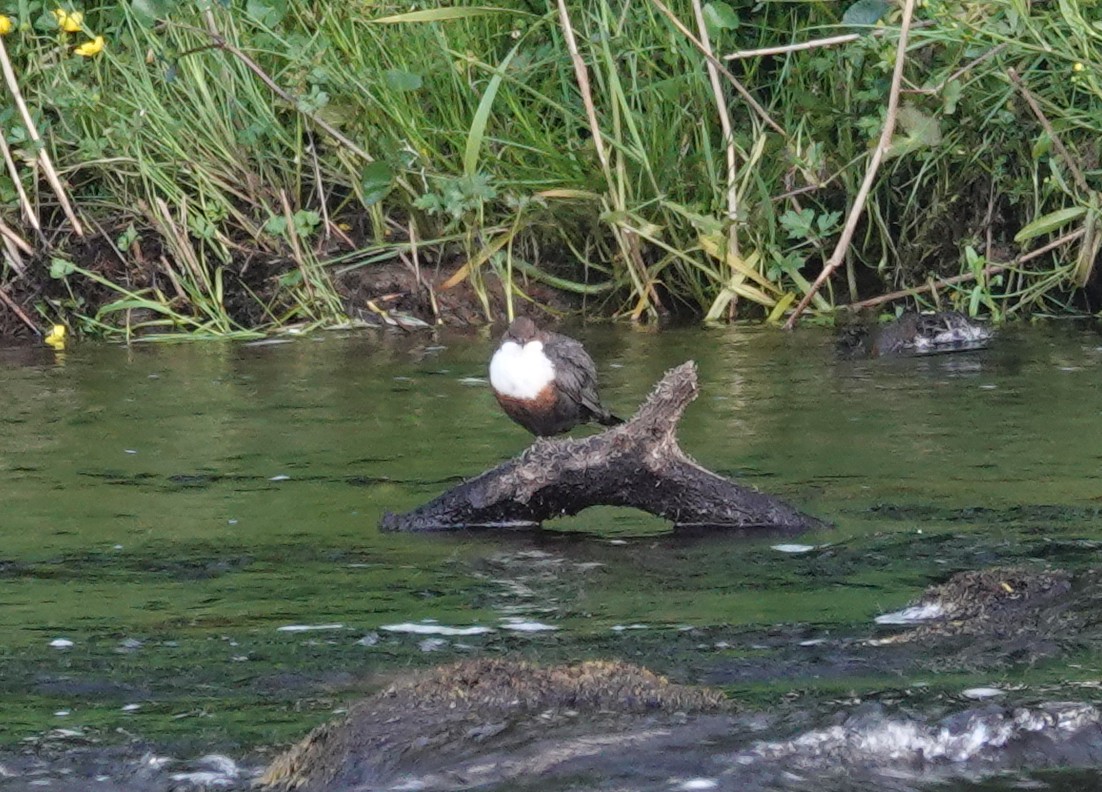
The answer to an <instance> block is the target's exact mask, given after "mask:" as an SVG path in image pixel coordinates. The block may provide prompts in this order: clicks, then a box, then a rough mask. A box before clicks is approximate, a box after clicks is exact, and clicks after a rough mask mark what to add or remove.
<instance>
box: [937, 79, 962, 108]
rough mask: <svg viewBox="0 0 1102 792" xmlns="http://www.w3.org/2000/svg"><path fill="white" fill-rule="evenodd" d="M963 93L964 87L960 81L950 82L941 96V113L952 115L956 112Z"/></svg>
mask: <svg viewBox="0 0 1102 792" xmlns="http://www.w3.org/2000/svg"><path fill="white" fill-rule="evenodd" d="M963 92H964V86H963V85H962V84H961V81H960V80H950V81H949V82H948V84H946V86H945V90H944V91H942V94H941V111H942V112H943V113H945V115H953V114H954V113H956V112H957V103H958V102H959V101H960V96H961V94H962V93H963Z"/></svg>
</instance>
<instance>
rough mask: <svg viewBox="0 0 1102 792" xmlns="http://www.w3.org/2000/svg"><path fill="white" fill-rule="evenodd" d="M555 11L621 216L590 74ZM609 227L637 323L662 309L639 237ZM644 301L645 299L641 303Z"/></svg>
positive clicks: (561, 3)
mask: <svg viewBox="0 0 1102 792" xmlns="http://www.w3.org/2000/svg"><path fill="white" fill-rule="evenodd" d="M558 8H559V21H560V23H561V26H562V31H563V37H564V38H565V39H566V49H567V51H568V52H569V53H570V61H571V63H572V64H573V65H574V77H575V79H576V80H577V82H578V90H579V91H580V92H581V94H582V104H583V105H584V106H585V116H586V119H587V121H588V123H589V131H590V134H591V135H592V137H593V145H594V147H595V148H596V150H597V159H599V160H600V162H601V170H602V172H603V173H604V175H605V181H606V182H607V183H608V193H609V196H610V199H611V200H612V202H613V204H614V205H615V206H616V209H617V210H618V211H619V212H620V213H625V212H626V209H627V207H625V206H624V204H623V200H622V198H621V196H620V192H619V190H617V189H616V180H615V179H614V178H613V177H612V168H611V166H610V165H609V159H608V152H607V151H606V150H605V141H604V138H603V137H602V135H601V126H600V124H599V123H598V121H597V106H596V105H595V104H594V102H593V90H592V88H591V87H590V83H589V71H588V70H587V69H586V65H585V60H584V59H583V58H582V54H581V52H579V51H578V41H577V38H576V37H575V36H574V25H573V23H571V21H570V13H569V12H568V11H567V10H566V2H565V0H558ZM612 226H613V230H614V231H615V232H616V240H617V242H618V243H619V245H620V247H621V253H622V255H623V256H624V261H625V262H626V263H627V268H628V274H629V275H631V277H632V280H633V281H634V282H635V289H636V291H637V293H638V294H639V296H640V302H639V304H638V305H637V306H636V307H635V309H634V310H633V311H632V318H633V319H638V318H639V316H640V315H641V314H642V312H643V311H644V310H646V309H647V308H650V309H652V310H653V309H654V308H655V306H661V301H660V300H659V299H658V292H657V291H656V290H655V288H654V283H653V281H651V279H650V278H649V277H647V267H646V263H645V262H644V261H643V254H642V252H641V251H640V250H639V237H638V236H637V234H636V233H635V231H634V230H632V229H630V228H628V227H626V226H625V225H624V224H623V223H613V224H612ZM644 297H645V298H646V299H643V298H644ZM648 301H649V302H648Z"/></svg>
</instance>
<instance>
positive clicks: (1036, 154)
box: [1030, 132, 1052, 160]
mask: <svg viewBox="0 0 1102 792" xmlns="http://www.w3.org/2000/svg"><path fill="white" fill-rule="evenodd" d="M1051 150H1052V138H1051V137H1049V134H1048V132H1042V133H1041V134H1040V135H1038V136H1037V139H1036V140H1035V141H1034V142H1033V148H1032V150H1031V152H1030V153H1031V154H1032V156H1033V159H1035V160H1039V159H1040V158H1041V157H1043V156H1045V155H1046V154H1048V152H1049V151H1051Z"/></svg>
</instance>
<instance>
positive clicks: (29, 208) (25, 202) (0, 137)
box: [0, 124, 42, 236]
mask: <svg viewBox="0 0 1102 792" xmlns="http://www.w3.org/2000/svg"><path fill="white" fill-rule="evenodd" d="M0 151H2V152H3V154H4V164H5V165H7V167H8V176H10V177H11V181H12V184H14V185H15V190H16V192H17V193H19V208H20V209H22V210H23V218H24V219H25V220H26V221H27V223H28V224H29V225H30V227H31V228H33V229H34V231H35V233H36V234H38V235H39V236H41V235H42V226H41V225H40V224H39V222H38V215H36V214H35V211H34V204H32V203H31V199H30V196H28V195H27V191H26V189H24V187H23V180H22V179H20V178H19V168H18V167H17V166H16V164H15V158H14V157H12V155H11V147H10V146H8V130H6V129H4V126H3V124H0Z"/></svg>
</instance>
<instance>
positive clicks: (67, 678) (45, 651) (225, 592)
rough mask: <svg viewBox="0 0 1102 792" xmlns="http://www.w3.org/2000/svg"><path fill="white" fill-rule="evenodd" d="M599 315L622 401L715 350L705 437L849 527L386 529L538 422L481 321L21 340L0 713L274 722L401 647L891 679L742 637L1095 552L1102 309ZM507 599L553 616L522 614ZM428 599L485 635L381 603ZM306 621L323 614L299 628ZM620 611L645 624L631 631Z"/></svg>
mask: <svg viewBox="0 0 1102 792" xmlns="http://www.w3.org/2000/svg"><path fill="white" fill-rule="evenodd" d="M577 335H579V336H580V337H582V338H584V340H585V341H586V343H587V345H588V347H589V348H590V351H591V352H592V354H593V356H594V357H595V358H596V359H597V360H598V361H599V365H600V368H601V377H602V382H603V395H604V397H605V401H606V402H607V403H608V404H609V405H610V406H611V407H612V408H613V409H614V410H615V411H617V412H620V413H621V414H630V412H631V411H632V409H633V408H634V406H635V405H637V404H638V403H639V402H640V401H641V399H642V398H643V397H644V396H645V395H646V393H647V392H648V391H649V389H650V387H651V386H652V384H653V383H654V382H655V381H656V380H657V379H658V378H659V376H660V375H661V374H662V372H663V371H664V370H666V369H667V368H669V367H671V366H673V365H676V364H678V363H680V362H682V361H684V360H685V359H688V358H693V359H695V360H696V361H697V362H698V364H699V367H700V380H701V385H702V387H701V395H700V398H699V399H698V401H697V402H696V403H694V404H693V405H692V406H691V407H690V409H689V410H688V412H687V414H686V416H685V419H684V422H683V424H682V427H681V442H682V446H683V448H684V449H685V450H686V451H687V452H689V453H690V454H692V455H693V456H694V457H696V458H697V459H698V460H699V461H700V462H701V463H703V464H705V465H706V466H708V467H711V468H713V469H715V470H717V471H719V472H722V473H724V474H726V475H731V476H737V477H739V478H740V479H742V480H743V481H745V482H748V483H752V484H754V485H756V486H758V487H760V488H762V489H764V490H767V491H770V492H772V493H774V494H776V495H779V496H781V497H783V498H785V499H787V500H789V501H790V502H792V503H794V504H795V505H797V506H798V507H800V508H802V509H803V510H805V511H808V512H811V513H813V514H815V515H817V516H820V517H823V518H825V519H828V520H830V521H831V522H833V523H834V524H835V525H836V528H835V529H834V530H832V531H829V532H822V533H819V534H814V535H809V536H804V537H801V538H798V539H795V540H793V539H791V538H786V539H778V538H776V537H762V538H760V539H758V538H754V539H746V538H737V539H736V538H733V537H727V536H723V535H721V534H719V535H711V536H706V537H693V538H680V537H677V536H671V535H670V534H669V533H668V532H667V530H666V526H665V525H664V524H663V523H662V522H661V521H658V520H656V519H654V518H652V517H649V516H648V515H645V514H638V513H634V512H630V511H620V510H615V509H596V510H592V511H587V512H583V513H582V514H581V515H578V516H577V517H574V518H571V519H569V520H563V521H561V522H556V523H550V524H548V525H547V526H546V527H545V530H543V531H542V532H534V531H524V532H514V533H502V532H494V533H477V532H462V533H458V534H449V535H419V536H410V535H393V534H380V533H379V532H378V530H377V524H378V522H379V518H380V516H381V515H382V514H383V512H384V511H386V510H391V511H401V510H406V509H410V508H413V507H414V506H416V505H418V504H420V503H422V502H424V501H425V500H428V499H430V498H431V497H433V496H435V495H436V494H438V493H439V492H441V491H442V490H443V489H445V488H447V487H448V486H449V485H451V484H452V483H454V482H455V481H457V480H459V479H460V478H461V477H464V476H469V475H472V474H475V473H478V472H480V471H482V470H483V469H485V468H488V467H491V466H493V465H495V464H497V463H498V462H500V461H502V460H503V459H505V458H507V457H509V456H511V455H513V454H515V453H518V452H519V451H521V450H522V449H523V448H524V447H525V446H526V445H527V443H528V440H529V438H528V436H527V435H526V434H525V433H524V432H523V430H521V429H520V428H519V427H517V426H515V425H514V424H512V423H511V422H510V421H508V420H507V419H506V418H505V417H504V416H503V415H501V414H500V413H499V411H498V408H497V406H496V404H495V403H494V401H493V399H492V397H491V396H490V395H489V393H488V390H487V386H486V384H485V382H484V380H483V379H482V378H484V377H485V368H486V362H487V360H488V358H489V355H490V352H491V350H492V347H493V344H494V341H493V339H492V338H491V336H490V335H489V334H479V333H470V334H458V333H454V332H443V333H440V334H439V335H435V336H433V335H427V334H425V335H412V336H403V337H394V336H390V335H385V336H384V335H380V334H372V333H364V334H362V335H350V336H343V337H337V336H327V335H315V336H312V337H308V338H302V339H296V340H294V341H293V342H292V343H286V344H272V345H259V346H242V345H230V344H205V345H176V346H137V347H133V348H129V349H127V348H122V347H116V346H95V345H77V346H75V347H72V348H70V349H69V350H67V351H65V352H64V353H61V354H55V353H53V352H52V351H50V350H29V349H8V350H0V367H2V371H3V373H2V377H0V405H2V411H3V412H2V418H0V427H2V431H3V442H2V445H0V448H2V449H3V451H2V452H0V472H2V474H3V475H2V484H0V503H2V514H3V519H2V525H0V539H2V541H0V663H2V664H3V668H4V673H3V674H2V675H0V692H2V694H3V695H2V696H0V741H2V742H3V743H7V744H11V743H15V742H18V741H20V740H22V739H24V738H27V737H30V736H33V735H36V734H40V733H42V732H44V731H45V730H47V729H51V728H55V727H60V728H66V729H81V730H85V731H86V732H87V733H91V734H96V735H99V736H100V737H102V738H104V739H111V738H112V737H111V735H117V734H120V733H123V734H128V735H138V736H140V737H142V738H146V739H149V740H152V741H166V742H172V743H174V744H179V743H183V744H185V745H187V746H189V747H191V748H192V749H194V750H198V751H203V750H211V749H215V748H217V749H222V750H231V751H233V750H236V751H245V750H251V749H254V748H258V747H261V746H274V745H278V744H283V743H286V742H287V741H290V740H293V739H295V738H297V737H299V736H301V735H302V734H304V733H305V731H306V730H308V729H309V728H310V727H311V726H313V725H315V724H317V723H319V722H321V721H323V720H326V719H328V718H329V717H331V716H332V713H333V711H335V710H339V709H340V708H341V707H343V706H344V704H345V703H346V702H347V701H348V700H349V699H351V698H353V697H355V696H356V695H358V694H359V693H361V692H363V691H370V690H373V689H375V688H376V687H377V686H378V685H380V684H382V683H383V682H385V681H386V680H387V679H389V678H391V677H392V676H393V675H394V674H396V673H399V672H401V671H403V670H406V669H408V668H410V667H422V666H428V665H432V664H437V663H441V662H446V661H448V660H450V659H454V658H456V657H457V656H469V655H471V654H477V653H490V652H492V653H516V654H520V655H524V656H529V657H533V658H536V659H541V660H547V661H560V660H571V659H580V658H583V657H623V658H624V659H628V660H631V661H633V662H640V663H643V664H646V665H649V666H652V667H654V668H656V669H657V670H660V671H662V672H664V673H667V674H669V675H670V676H672V677H674V678H676V679H678V680H680V681H690V682H700V681H707V682H714V683H718V684H725V685H727V686H728V688H729V690H730V692H731V694H732V695H733V696H735V697H738V698H740V699H745V701H746V702H747V703H748V704H753V705H762V706H773V705H776V704H778V702H782V701H787V700H789V699H788V698H786V697H788V696H789V695H790V694H791V693H792V692H793V690H798V691H802V692H803V693H804V694H807V695H813V696H820V697H830V696H833V695H835V694H837V693H839V692H841V691H846V690H853V689H861V690H875V689H882V688H884V687H885V686H891V687H894V688H899V687H903V686H905V685H906V684H907V683H908V680H907V679H901V678H899V677H898V675H897V674H894V673H892V672H891V671H890V670H883V669H876V668H872V669H871V670H870V669H869V668H861V669H856V670H852V671H847V669H845V668H841V669H837V668H836V669H834V670H833V671H832V672H831V673H823V669H822V668H817V667H816V666H815V664H814V661H813V660H809V661H808V664H807V665H806V666H800V667H794V668H793V669H790V670H788V671H785V672H784V673H778V674H777V675H776V676H775V677H774V678H770V677H769V675H768V674H760V673H758V674H748V675H747V674H743V675H740V674H738V673H734V672H733V671H732V670H731V668H732V666H730V665H729V664H727V663H728V661H737V660H740V659H752V658H753V657H754V656H755V654H756V653H757V654H760V653H761V652H762V651H764V650H762V649H761V647H757V648H755V647H754V646H752V645H751V644H752V641H751V640H750V639H749V638H746V636H752V635H765V634H770V631H772V632H773V634H778V633H777V631H781V632H784V634H786V635H797V636H801V635H806V636H807V637H808V638H815V637H818V636H824V635H825V636H829V635H834V634H850V633H860V632H862V631H864V632H867V631H868V630H869V629H870V627H869V623H870V620H871V619H872V618H873V617H874V616H875V615H877V614H879V613H882V612H885V611H888V610H894V609H897V608H899V607H902V606H903V605H905V604H906V603H907V602H908V601H910V600H913V599H914V598H915V597H917V596H918V594H919V593H920V592H921V590H922V589H923V588H924V587H925V586H927V585H929V584H931V583H934V582H940V581H942V580H944V579H945V578H946V577H947V576H948V575H949V574H950V573H952V572H954V571H957V570H959V569H968V568H975V567H978V566H984V565H990V564H996V563H1007V562H1018V561H1022V560H1028V559H1033V558H1043V559H1045V560H1048V561H1050V562H1052V563H1056V564H1059V565H1063V566H1066V567H1073V568H1074V567H1076V566H1084V565H1092V564H1097V562H1098V549H1097V546H1096V545H1095V544H1094V542H1098V541H1102V519H1100V518H1099V514H1098V513H1099V509H1100V508H1102V502H1100V500H1099V498H1100V497H1102V478H1100V475H1102V466H1100V461H1102V451H1100V449H1102V444H1100V441H1099V438H1102V387H1100V384H1099V383H1100V375H1102V337H1100V336H1099V335H1098V334H1097V333H1095V332H1094V331H1092V330H1090V329H1076V328H1065V327H1057V328H1049V329H1030V330H1027V331H1025V330H1023V331H1015V330H1008V331H1005V332H1004V333H1003V334H1002V336H1001V337H1000V339H999V340H998V342H997V344H996V345H995V346H994V347H993V348H992V349H990V350H987V351H985V352H981V353H977V354H966V355H956V356H953V355H950V356H942V357H931V358H926V359H918V360H899V361H859V362H853V361H839V360H838V359H836V357H835V356H834V354H833V350H832V347H831V343H830V339H829V337H828V336H827V335H826V334H825V333H822V332H819V331H816V330H803V331H800V332H798V333H796V334H783V333H780V332H777V331H772V330H760V329H746V328H734V329H722V330H714V331H702V330H672V331H665V332H661V333H656V332H650V331H645V330H639V331H634V330H631V329H626V328H617V329H615V330H610V329H600V328H587V329H584V330H579V331H578V333H577ZM781 541H783V542H792V541H798V542H806V543H807V544H816V545H822V544H830V545H831V547H830V548H828V549H826V550H820V551H815V552H812V553H807V554H803V555H791V554H784V553H781V552H778V551H777V550H774V549H772V546H773V545H775V544H777V543H778V542H781ZM507 618H516V619H522V620H528V621H532V622H539V623H542V624H546V625H550V626H554V627H557V628H558V629H557V630H556V631H553V632H552V631H548V632H539V633H520V632H515V631H510V630H508V629H503V626H504V624H505V622H504V621H503V620H504V619H507ZM427 619H435V620H438V622H439V623H440V624H443V625H448V626H455V627H468V626H472V625H483V626H487V627H491V628H493V632H490V633H487V634H482V635H472V636H460V637H454V636H453V637H449V636H426V635H411V634H403V633H392V632H387V631H385V630H382V629H381V628H382V627H384V626H387V625H395V624H401V623H407V622H420V621H422V620H427ZM295 625H298V626H313V627H318V626H329V627H330V628H328V629H315V630H311V631H304V632H291V631H285V630H284V631H281V630H280V629H279V628H281V627H288V626H295ZM332 625H340V627H332ZM629 625H645V628H638V629H627V630H618V629H615V628H617V627H624V626H629ZM686 627H694V628H697V629H696V630H692V631H690V630H685V629H681V628H686ZM365 636H366V639H365ZM55 639H66V640H68V641H72V644H73V645H72V646H71V647H68V648H57V647H53V646H51V645H50V644H51V641H54V640H55ZM361 639H365V640H362V641H361ZM426 640H427V641H428V642H427V643H426ZM801 668H803V671H801ZM1062 670H1063V671H1066V668H1063V669H1062ZM1050 672H1051V669H1049V670H1048V671H1046V670H1045V669H1044V668H1043V667H1042V668H1041V670H1040V671H1037V670H1035V669H1034V670H1029V669H1027V670H1021V669H1010V670H1000V671H999V672H998V674H997V675H996V676H995V677H994V678H993V677H992V676H990V675H987V676H984V675H982V674H981V675H980V676H979V677H972V676H967V675H965V676H961V674H960V673H959V672H956V671H954V670H953V669H947V670H946V672H945V674H944V676H943V677H942V678H940V679H939V678H938V677H937V675H936V674H935V675H933V676H930V675H927V676H926V677H925V681H926V682H927V683H928V684H931V685H933V688H934V689H938V688H939V686H941V687H943V688H946V689H952V688H954V687H955V686H959V685H964V684H968V683H969V682H970V681H975V679H977V678H978V679H981V680H982V681H986V682H998V681H1000V680H1003V681H1006V680H1012V681H1016V682H1022V680H1023V679H1024V680H1025V681H1026V682H1028V674H1029V673H1039V674H1049V676H1051V673H1050ZM1082 673H1083V674H1088V672H1087V671H1084V672H1082ZM1089 673H1093V672H1089ZM801 674H802V676H801ZM1023 675H1024V676H1023ZM1074 675H1075V673H1074V672H1072V676H1074ZM1048 678H1049V677H1046V679H1048ZM1077 695H1079V696H1083V695H1084V694H1083V692H1082V691H1080V692H1079V693H1078V694H1077ZM127 705H138V706H137V707H136V708H135V707H133V706H130V707H129V709H127V710H124V707H127ZM57 713H65V714H57ZM120 729H121V730H123V732H119V731H117V730H120Z"/></svg>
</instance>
